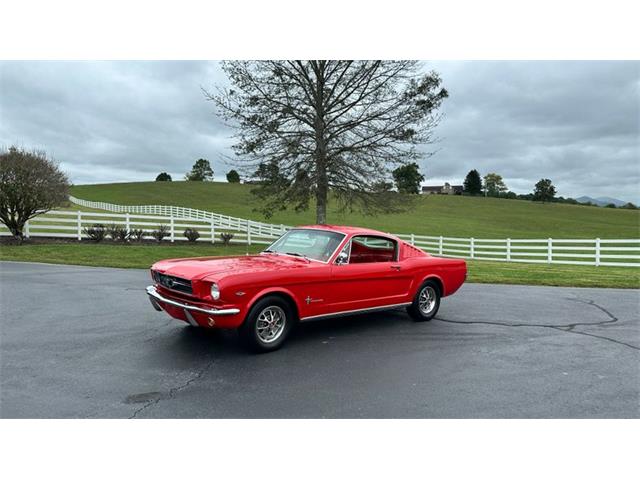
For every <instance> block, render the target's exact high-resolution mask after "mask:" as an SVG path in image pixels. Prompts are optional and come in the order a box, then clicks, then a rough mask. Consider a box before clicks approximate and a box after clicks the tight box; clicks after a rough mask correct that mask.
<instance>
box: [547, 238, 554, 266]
mask: <svg viewBox="0 0 640 480" xmlns="http://www.w3.org/2000/svg"><path fill="white" fill-rule="evenodd" d="M552 261H553V239H551V238H550V239H549V240H547V263H551V262H552Z"/></svg>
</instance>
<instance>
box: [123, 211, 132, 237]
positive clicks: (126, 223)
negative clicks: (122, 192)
mask: <svg viewBox="0 0 640 480" xmlns="http://www.w3.org/2000/svg"><path fill="white" fill-rule="evenodd" d="M124 220H125V228H126V229H127V233H128V232H131V222H130V221H129V212H127V213H126V214H125V216H124Z"/></svg>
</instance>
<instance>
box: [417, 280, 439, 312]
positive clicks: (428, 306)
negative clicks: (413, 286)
mask: <svg viewBox="0 0 640 480" xmlns="http://www.w3.org/2000/svg"><path fill="white" fill-rule="evenodd" d="M437 301H438V297H437V294H436V291H435V290H434V289H433V287H432V286H430V285H427V286H426V287H424V288H423V289H422V290H421V291H420V295H419V296H418V308H419V309H420V312H421V313H422V314H423V315H429V314H430V313H431V312H433V309H434V308H436V303H437Z"/></svg>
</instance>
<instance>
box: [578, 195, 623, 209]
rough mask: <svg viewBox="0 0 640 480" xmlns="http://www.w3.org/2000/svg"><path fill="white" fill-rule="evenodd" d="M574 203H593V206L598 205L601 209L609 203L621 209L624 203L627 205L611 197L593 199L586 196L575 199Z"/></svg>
mask: <svg viewBox="0 0 640 480" xmlns="http://www.w3.org/2000/svg"><path fill="white" fill-rule="evenodd" d="M576 201H578V202H579V203H587V202H591V203H594V204H596V205H599V206H601V207H604V206H605V205H609V204H610V203H613V204H614V205H615V206H616V207H621V206H623V205H626V203H627V202H624V201H622V200H619V199H617V198H613V197H598V198H593V197H588V196H586V195H583V196H582V197H578V198H576Z"/></svg>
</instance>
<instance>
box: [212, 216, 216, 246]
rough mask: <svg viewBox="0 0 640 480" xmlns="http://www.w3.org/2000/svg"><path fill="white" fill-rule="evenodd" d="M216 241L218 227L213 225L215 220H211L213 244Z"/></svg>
mask: <svg viewBox="0 0 640 480" xmlns="http://www.w3.org/2000/svg"><path fill="white" fill-rule="evenodd" d="M214 243H216V229H215V227H214V226H213V220H211V244H212V245H213V244H214Z"/></svg>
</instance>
